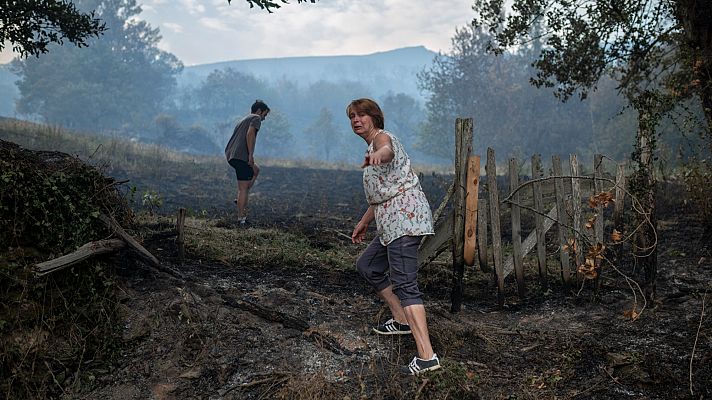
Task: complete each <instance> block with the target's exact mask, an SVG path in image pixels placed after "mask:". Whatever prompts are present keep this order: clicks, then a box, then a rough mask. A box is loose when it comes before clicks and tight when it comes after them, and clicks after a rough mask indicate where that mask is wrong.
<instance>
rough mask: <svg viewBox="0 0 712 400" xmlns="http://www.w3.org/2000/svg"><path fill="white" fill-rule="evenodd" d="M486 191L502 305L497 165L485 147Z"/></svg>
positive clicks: (498, 295) (502, 283)
mask: <svg viewBox="0 0 712 400" xmlns="http://www.w3.org/2000/svg"><path fill="white" fill-rule="evenodd" d="M485 169H486V172H487V192H488V194H489V210H490V224H491V228H492V256H493V258H494V269H495V274H496V275H497V300H498V303H499V304H500V305H504V271H503V269H502V267H503V265H502V232H501V229H500V221H499V192H497V165H496V162H495V159H494V149H492V148H491V147H490V148H487V166H486V167H485Z"/></svg>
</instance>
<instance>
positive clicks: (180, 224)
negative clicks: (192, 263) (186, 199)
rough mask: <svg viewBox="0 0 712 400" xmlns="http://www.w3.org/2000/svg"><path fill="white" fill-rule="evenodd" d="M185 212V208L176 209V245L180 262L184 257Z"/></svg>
mask: <svg viewBox="0 0 712 400" xmlns="http://www.w3.org/2000/svg"><path fill="white" fill-rule="evenodd" d="M185 214H186V211H185V208H183V207H181V208H179V209H178V217H177V218H176V231H177V232H178V237H177V238H176V244H177V245H178V259H179V260H180V262H181V263H182V262H183V260H184V259H185Z"/></svg>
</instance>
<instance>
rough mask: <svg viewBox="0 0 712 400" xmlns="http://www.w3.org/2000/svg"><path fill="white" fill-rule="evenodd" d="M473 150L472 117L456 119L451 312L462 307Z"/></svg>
mask: <svg viewBox="0 0 712 400" xmlns="http://www.w3.org/2000/svg"><path fill="white" fill-rule="evenodd" d="M471 152H472V118H458V119H457V120H456V121H455V193H454V195H453V208H454V211H453V212H454V221H453V234H452V269H453V276H452V294H451V297H450V299H451V306H450V312H458V311H460V308H461V307H462V292H463V287H462V279H463V275H464V273H465V260H464V254H465V196H466V190H465V187H466V184H467V182H466V179H467V178H466V176H467V158H468V156H469V155H470V153H471Z"/></svg>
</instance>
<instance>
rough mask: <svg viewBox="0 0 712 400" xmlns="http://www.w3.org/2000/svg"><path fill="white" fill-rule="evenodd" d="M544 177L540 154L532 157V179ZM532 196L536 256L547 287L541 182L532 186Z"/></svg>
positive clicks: (542, 281)
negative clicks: (534, 211) (534, 212)
mask: <svg viewBox="0 0 712 400" xmlns="http://www.w3.org/2000/svg"><path fill="white" fill-rule="evenodd" d="M543 177H544V171H543V169H542V168H541V156H540V155H539V154H534V155H533V156H532V179H539V178H543ZM532 194H533V197H534V209H535V210H536V211H537V212H536V214H535V215H534V219H535V222H536V254H537V258H536V259H537V265H538V266H539V280H540V281H541V285H542V286H543V287H546V286H547V283H546V245H545V243H544V238H545V234H546V231H545V230H544V216H543V215H542V214H543V213H544V196H543V194H542V192H541V182H534V183H533V184H532Z"/></svg>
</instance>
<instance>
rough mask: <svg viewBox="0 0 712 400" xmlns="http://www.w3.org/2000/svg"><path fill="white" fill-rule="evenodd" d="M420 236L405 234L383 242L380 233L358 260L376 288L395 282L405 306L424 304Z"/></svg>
mask: <svg viewBox="0 0 712 400" xmlns="http://www.w3.org/2000/svg"><path fill="white" fill-rule="evenodd" d="M420 239H421V237H420V236H403V237H400V238H398V239H396V240H394V241H392V242H391V243H390V244H389V245H388V246H383V245H382V244H381V241H380V239H379V238H378V236H376V238H375V239H373V241H372V242H371V244H369V245H368V247H367V248H366V250H365V251H364V252H363V254H361V256H360V257H359V259H358V261H356V269H357V270H358V272H359V273H360V274H361V276H362V277H364V279H366V281H367V282H368V283H369V284H370V285H371V286H373V288H374V289H375V290H376V292H380V291H381V290H383V289H385V288H386V287H388V286H391V285H392V286H393V293H395V295H396V296H398V299H399V300H400V302H401V306H403V307H408V306H412V305H415V304H423V294H422V293H421V292H420V289H419V288H418V246H419V245H420Z"/></svg>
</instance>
